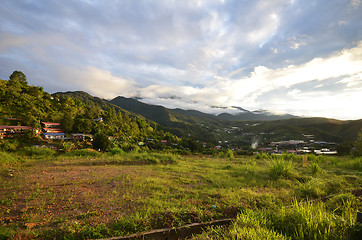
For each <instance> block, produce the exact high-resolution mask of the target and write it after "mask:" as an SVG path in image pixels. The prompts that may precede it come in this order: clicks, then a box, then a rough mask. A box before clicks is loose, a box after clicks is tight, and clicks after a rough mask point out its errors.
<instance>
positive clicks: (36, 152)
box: [21, 147, 55, 156]
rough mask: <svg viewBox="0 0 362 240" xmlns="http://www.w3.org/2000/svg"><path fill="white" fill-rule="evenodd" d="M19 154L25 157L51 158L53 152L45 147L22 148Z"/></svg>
mask: <svg viewBox="0 0 362 240" xmlns="http://www.w3.org/2000/svg"><path fill="white" fill-rule="evenodd" d="M21 153H23V154H24V155H26V156H52V155H54V154H55V150H53V149H50V148H47V147H24V148H23V149H22V151H21Z"/></svg>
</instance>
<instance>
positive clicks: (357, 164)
mask: <svg viewBox="0 0 362 240" xmlns="http://www.w3.org/2000/svg"><path fill="white" fill-rule="evenodd" d="M336 165H337V166H338V167H341V168H346V169H351V170H356V171H362V157H357V158H349V159H348V160H345V161H343V162H338V163H337V164H336Z"/></svg>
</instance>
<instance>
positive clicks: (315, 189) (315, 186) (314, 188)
mask: <svg viewBox="0 0 362 240" xmlns="http://www.w3.org/2000/svg"><path fill="white" fill-rule="evenodd" d="M294 191H295V195H296V196H298V197H300V198H305V199H314V198H318V197H321V196H324V195H326V186H325V184H324V182H321V181H317V180H311V181H308V182H304V183H299V184H298V187H297V188H296V189H295V190H294Z"/></svg>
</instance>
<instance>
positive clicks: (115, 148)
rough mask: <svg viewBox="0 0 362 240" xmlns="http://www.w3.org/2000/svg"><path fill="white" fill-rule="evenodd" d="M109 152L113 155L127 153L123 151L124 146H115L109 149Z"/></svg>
mask: <svg viewBox="0 0 362 240" xmlns="http://www.w3.org/2000/svg"><path fill="white" fill-rule="evenodd" d="M109 153H110V154H111V155H122V154H125V151H123V149H122V148H119V147H114V148H112V149H111V150H109Z"/></svg>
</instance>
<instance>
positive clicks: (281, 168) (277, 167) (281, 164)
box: [270, 158, 293, 179]
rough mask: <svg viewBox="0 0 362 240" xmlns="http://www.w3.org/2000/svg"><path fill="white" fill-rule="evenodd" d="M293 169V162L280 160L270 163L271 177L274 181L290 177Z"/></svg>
mask: <svg viewBox="0 0 362 240" xmlns="http://www.w3.org/2000/svg"><path fill="white" fill-rule="evenodd" d="M292 169H293V163H292V161H285V160H284V159H280V158H277V159H274V160H271V161H270V176H271V177H272V178H274V179H278V178H279V177H290V175H291V170H292Z"/></svg>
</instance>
